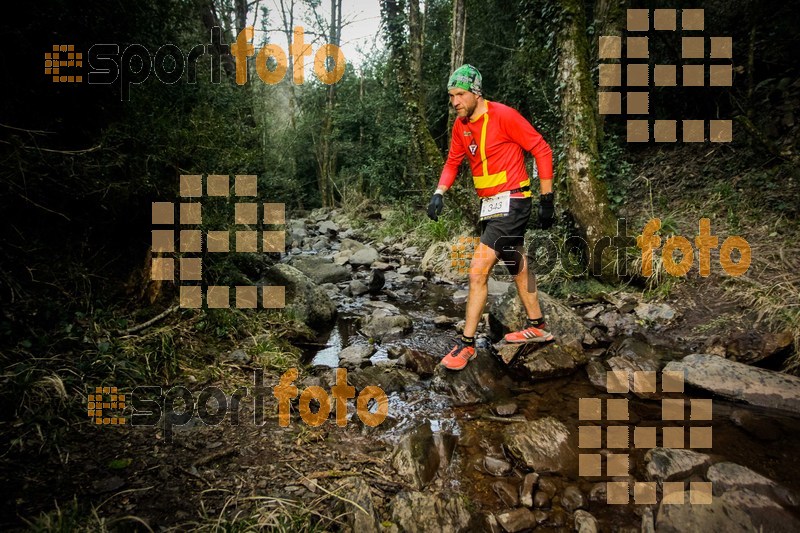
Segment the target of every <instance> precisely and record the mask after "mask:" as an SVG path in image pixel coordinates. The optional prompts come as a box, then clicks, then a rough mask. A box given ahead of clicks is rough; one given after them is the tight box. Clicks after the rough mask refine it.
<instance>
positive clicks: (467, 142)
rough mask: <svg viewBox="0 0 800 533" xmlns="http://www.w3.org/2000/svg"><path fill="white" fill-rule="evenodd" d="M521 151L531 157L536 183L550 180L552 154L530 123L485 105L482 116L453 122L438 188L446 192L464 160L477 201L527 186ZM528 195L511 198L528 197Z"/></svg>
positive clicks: (499, 106) (503, 107)
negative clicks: (444, 189) (529, 154)
mask: <svg viewBox="0 0 800 533" xmlns="http://www.w3.org/2000/svg"><path fill="white" fill-rule="evenodd" d="M523 150H524V151H526V152H530V153H531V154H533V157H534V158H535V159H536V168H537V170H538V172H539V179H540V180H549V179H553V152H552V151H551V150H550V146H549V145H548V144H547V142H546V141H545V140H544V138H543V137H542V136H541V135H540V134H539V132H537V131H536V130H535V129H534V128H533V126H531V124H530V122H528V121H527V120H525V118H524V117H523V116H522V115H520V114H519V112H517V111H516V110H515V109H512V108H510V107H508V106H506V105H503V104H499V103H497V102H489V101H488V100H487V101H486V113H484V114H483V115H481V116H480V117H478V118H477V119H475V120H462V119H456V121H455V123H454V124H453V135H452V138H451V139H450V152H449V153H448V154H447V162H446V163H445V165H444V169H442V175H441V177H440V178H439V185H440V186H443V187H447V188H449V187H450V186H452V185H453V182H454V181H455V179H456V175H457V174H458V167H459V165H461V161H463V160H464V157H465V156H466V158H467V160H468V161H469V165H470V167H471V168H472V180H473V182H474V184H475V190H476V192H477V193H478V196H480V197H487V196H494V195H495V194H498V193H500V192H503V191H513V190H514V189H519V188H521V187H524V186H526V185H530V178H529V177H528V172H527V171H526V170H525V157H524V155H523ZM530 195H531V193H530V191H525V192H522V193H515V194H512V197H520V198H522V197H529V196H530Z"/></svg>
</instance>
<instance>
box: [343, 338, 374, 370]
mask: <svg viewBox="0 0 800 533" xmlns="http://www.w3.org/2000/svg"><path fill="white" fill-rule="evenodd" d="M374 353H375V347H374V346H373V345H372V344H370V345H366V346H365V345H358V344H357V345H353V346H348V347H347V348H345V349H344V350H342V351H341V352H339V366H340V367H343V368H347V369H348V370H352V369H356V368H364V367H367V366H369V365H370V364H371V363H370V360H369V358H370V356H371V355H372V354H374Z"/></svg>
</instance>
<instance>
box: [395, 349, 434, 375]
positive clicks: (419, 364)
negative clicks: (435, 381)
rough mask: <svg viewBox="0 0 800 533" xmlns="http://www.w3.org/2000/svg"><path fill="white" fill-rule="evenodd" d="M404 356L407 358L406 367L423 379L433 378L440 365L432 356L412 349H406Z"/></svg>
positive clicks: (403, 351)
mask: <svg viewBox="0 0 800 533" xmlns="http://www.w3.org/2000/svg"><path fill="white" fill-rule="evenodd" d="M402 355H404V356H405V364H406V367H407V368H408V369H409V370H411V371H412V372H414V373H415V374H418V375H419V377H421V378H429V377H431V376H433V373H434V372H435V371H436V367H437V366H438V364H439V361H438V359H436V358H435V357H433V356H432V355H430V354H428V353H425V352H422V351H419V350H413V349H411V348H404V349H403V350H402Z"/></svg>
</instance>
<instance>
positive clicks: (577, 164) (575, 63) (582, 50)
mask: <svg viewBox="0 0 800 533" xmlns="http://www.w3.org/2000/svg"><path fill="white" fill-rule="evenodd" d="M561 6H562V8H563V10H564V14H565V21H564V26H563V27H562V29H561V30H560V32H559V35H558V41H559V47H558V48H559V51H560V53H559V57H558V73H557V76H558V84H559V86H560V87H561V116H562V120H563V135H564V139H565V141H566V142H565V146H566V150H565V154H564V155H565V161H564V164H565V166H566V184H567V189H568V205H569V210H570V211H571V213H572V216H573V217H574V218H575V221H576V222H577V224H578V227H579V229H580V232H581V234H582V237H583V238H584V239H585V241H586V245H587V247H588V249H587V250H585V252H588V254H587V255H586V257H587V258H588V259H589V260H590V261H591V262H590V265H591V267H592V272H593V273H594V274H602V276H603V278H605V279H610V278H613V276H614V266H615V265H614V263H613V261H606V260H604V259H603V257H602V250H603V248H602V247H603V243H604V242H606V241H605V240H604V238H610V237H611V236H613V235H614V234H615V229H616V228H615V223H614V216H613V214H612V213H611V209H610V208H609V205H608V194H607V192H606V188H605V185H604V184H603V182H601V181H600V179H599V178H598V149H597V109H596V100H597V92H596V91H595V89H594V85H593V83H592V77H591V75H590V72H589V44H588V42H587V39H586V17H585V14H584V11H583V3H582V2H581V0H561ZM598 243H599V244H598ZM595 251H597V252H599V253H600V254H601V256H600V257H595Z"/></svg>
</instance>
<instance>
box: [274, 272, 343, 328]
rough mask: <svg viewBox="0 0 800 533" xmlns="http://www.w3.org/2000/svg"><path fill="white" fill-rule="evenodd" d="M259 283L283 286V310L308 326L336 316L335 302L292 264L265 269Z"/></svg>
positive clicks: (325, 321) (319, 324) (323, 323)
mask: <svg viewBox="0 0 800 533" xmlns="http://www.w3.org/2000/svg"><path fill="white" fill-rule="evenodd" d="M259 283H260V284H264V285H272V286H283V287H284V288H285V291H286V293H285V298H286V300H285V301H286V307H285V310H286V311H288V312H290V313H291V314H293V315H294V316H295V317H296V318H297V319H298V320H301V321H302V322H304V323H305V324H307V325H309V326H312V327H315V326H324V325H327V324H330V323H331V322H333V320H334V319H335V318H336V304H335V303H333V301H331V299H330V298H329V297H328V295H327V293H326V292H325V291H324V290H323V289H322V288H321V287H318V286H317V285H316V284H315V283H314V282H313V281H312V280H311V279H310V278H309V277H308V276H306V275H305V274H303V273H302V272H300V271H299V270H297V269H296V268H294V267H293V266H290V265H286V264H279V265H275V266H273V267H271V268H270V269H269V270H267V272H266V274H265V276H264V278H263V279H262V280H261V281H260V282H259Z"/></svg>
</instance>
